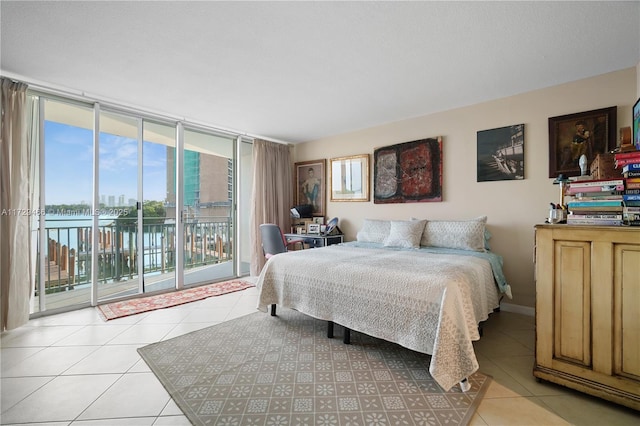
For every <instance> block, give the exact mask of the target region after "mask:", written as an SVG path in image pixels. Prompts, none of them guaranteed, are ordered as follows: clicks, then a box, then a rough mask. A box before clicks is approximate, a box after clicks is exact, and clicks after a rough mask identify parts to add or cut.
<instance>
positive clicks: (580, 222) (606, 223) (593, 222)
mask: <svg viewBox="0 0 640 426" xmlns="http://www.w3.org/2000/svg"><path fill="white" fill-rule="evenodd" d="M567 225H603V226H620V225H622V219H575V218H572V217H571V215H569V216H568V217H567Z"/></svg>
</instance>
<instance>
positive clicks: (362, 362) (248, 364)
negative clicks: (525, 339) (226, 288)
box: [138, 308, 491, 425]
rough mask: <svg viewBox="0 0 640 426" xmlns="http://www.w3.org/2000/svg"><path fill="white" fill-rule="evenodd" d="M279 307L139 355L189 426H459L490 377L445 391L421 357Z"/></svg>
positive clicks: (465, 421) (470, 413) (164, 343)
mask: <svg viewBox="0 0 640 426" xmlns="http://www.w3.org/2000/svg"><path fill="white" fill-rule="evenodd" d="M326 327H327V323H326V322H325V321H320V320H317V319H314V318H311V317H308V316H306V315H303V314H301V313H299V312H297V311H293V310H289V309H284V308H280V309H279V310H278V316H277V317H272V316H270V315H269V314H266V313H262V312H257V313H254V314H250V315H247V316H244V317H240V318H236V319H234V320H231V321H227V322H224V323H221V324H218V325H215V326H212V327H208V328H206V329H203V330H198V331H195V332H192V333H189V334H185V335H183V336H179V337H176V338H173V339H170V340H166V341H162V342H158V343H154V344H151V345H148V346H145V347H142V348H139V349H138V352H139V353H140V355H141V356H142V358H143V359H144V360H145V361H146V362H147V364H148V365H149V367H150V368H151V370H152V371H153V372H154V373H155V375H156V376H157V377H158V379H159V380H160V381H161V382H162V384H163V385H164V387H165V388H166V389H167V391H168V392H169V394H170V395H171V397H172V398H173V399H174V401H175V402H176V403H177V404H178V406H179V407H180V408H181V409H182V411H183V412H184V413H185V415H186V416H187V417H188V418H189V420H190V421H191V422H192V423H193V424H194V425H223V424H224V425H391V424H406V425H414V424H415V425H440V424H448V425H460V424H461V425H464V424H468V422H469V420H470V419H471V417H472V416H473V414H474V412H475V410H476V408H477V405H478V403H479V402H480V400H481V399H482V396H483V395H484V392H485V391H486V388H487V387H488V385H489V382H490V381H491V378H490V377H488V376H486V375H484V374H481V373H476V374H474V375H473V376H472V377H470V378H469V381H470V382H471V390H470V391H468V392H466V393H462V391H461V390H460V387H459V386H454V388H453V389H451V390H450V391H449V392H445V391H444V390H442V388H440V387H439V386H438V385H437V384H436V382H435V381H434V380H433V379H432V378H431V376H430V375H429V371H428V365H429V359H430V357H429V356H428V355H424V354H420V353H417V352H413V351H410V350H408V349H405V348H403V347H401V346H399V345H396V344H394V343H389V342H386V341H383V340H379V339H375V338H372V337H369V336H366V335H362V334H360V333H356V332H352V333H351V342H352V343H351V344H350V345H345V344H343V343H342V339H341V338H340V337H338V335H340V334H341V333H342V328H341V327H339V326H336V338H333V339H328V338H327V335H326V334H327V329H326Z"/></svg>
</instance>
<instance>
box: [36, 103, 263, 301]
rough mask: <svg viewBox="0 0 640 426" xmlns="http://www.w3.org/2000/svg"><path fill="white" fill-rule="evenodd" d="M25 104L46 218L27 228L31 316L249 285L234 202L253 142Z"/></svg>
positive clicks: (104, 110)
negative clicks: (33, 257)
mask: <svg viewBox="0 0 640 426" xmlns="http://www.w3.org/2000/svg"><path fill="white" fill-rule="evenodd" d="M29 95H30V97H31V100H33V101H34V102H35V103H36V104H37V105H38V113H37V114H34V120H37V121H38V123H34V125H36V126H37V125H39V126H40V127H39V128H40V129H41V131H40V132H39V134H38V133H37V132H36V133H34V136H33V137H36V138H39V144H40V148H41V150H42V155H41V156H40V159H41V161H40V164H38V167H39V170H40V173H41V175H42V176H43V178H41V179H40V188H39V189H40V200H39V202H40V204H41V205H42V206H44V209H45V212H46V214H44V215H41V216H40V217H39V218H36V219H34V221H35V225H34V228H36V229H38V245H37V266H36V277H37V278H36V284H35V288H34V296H35V297H34V299H33V300H34V304H33V312H56V311H60V310H67V309H70V308H75V307H81V306H86V305H90V304H94V305H95V304H97V303H102V302H105V301H111V300H117V299H121V298H127V297H135V296H137V295H141V294H146V293H157V292H162V291H168V290H171V289H174V288H182V287H183V286H190V285H199V284H204V283H210V282H215V281H221V280H224V279H228V278H233V277H235V276H239V275H241V274H243V273H245V272H247V273H248V267H247V268H244V267H243V266H242V265H243V264H245V265H246V264H248V261H246V262H240V261H239V260H238V258H239V256H238V254H237V253H241V252H243V250H242V244H243V241H246V243H247V245H248V238H247V237H246V236H244V234H242V237H241V233H240V231H239V229H238V226H237V225H236V224H237V223H238V218H239V217H244V216H247V217H248V212H247V213H243V214H242V215H237V211H236V205H237V202H236V201H235V198H236V197H244V199H246V198H247V197H249V199H250V194H245V192H246V190H247V185H246V184H244V185H243V186H242V188H241V187H240V184H241V182H246V181H250V179H251V171H250V164H251V162H250V161H246V156H247V155H249V156H250V155H251V151H252V150H251V147H252V145H251V141H249V140H246V139H245V140H244V141H242V139H241V138H239V137H236V136H235V135H229V134H223V133H220V132H216V131H215V130H212V129H205V128H201V127H196V126H193V127H189V126H184V125H183V124H182V123H177V122H172V121H169V120H162V119H159V118H157V117H146V116H144V115H142V114H135V113H131V112H127V111H122V110H118V109H117V108H113V107H105V106H102V105H98V104H92V103H86V102H79V101H75V100H69V99H63V98H60V97H54V96H49V95H46V94H41V93H31V92H30V94H29ZM241 141H242V142H241ZM240 147H242V149H240ZM240 152H242V155H243V157H245V160H243V163H242V164H244V165H242V166H241V165H240V163H239V162H238V158H237V156H238V155H239V153H240ZM247 165H248V167H247ZM241 171H242V173H243V175H241V174H240V173H241ZM248 188H249V190H250V185H249V186H248ZM247 221H248V219H247Z"/></svg>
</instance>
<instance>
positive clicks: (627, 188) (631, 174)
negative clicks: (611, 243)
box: [614, 150, 640, 226]
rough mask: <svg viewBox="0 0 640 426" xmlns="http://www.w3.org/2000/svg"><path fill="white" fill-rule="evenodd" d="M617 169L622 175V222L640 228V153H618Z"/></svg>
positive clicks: (616, 156)
mask: <svg viewBox="0 0 640 426" xmlns="http://www.w3.org/2000/svg"><path fill="white" fill-rule="evenodd" d="M614 159H615V167H616V169H619V170H620V172H621V173H622V179H623V180H624V190H623V191H622V200H623V208H622V220H623V223H624V224H625V225H631V226H640V151H637V150H636V151H628V152H618V153H616V154H615V155H614Z"/></svg>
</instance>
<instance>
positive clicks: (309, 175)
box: [294, 159, 326, 216]
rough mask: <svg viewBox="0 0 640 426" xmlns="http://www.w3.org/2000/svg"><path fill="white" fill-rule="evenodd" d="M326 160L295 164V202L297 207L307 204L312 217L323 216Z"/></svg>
mask: <svg viewBox="0 0 640 426" xmlns="http://www.w3.org/2000/svg"><path fill="white" fill-rule="evenodd" d="M325 165H326V160H324V159H323V160H312V161H302V162H299V163H295V176H296V182H295V186H294V187H295V189H296V196H295V201H296V204H297V205H301V204H309V205H311V206H312V207H313V209H312V213H313V216H324V210H325V191H326V190H325V179H326V174H325Z"/></svg>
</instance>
